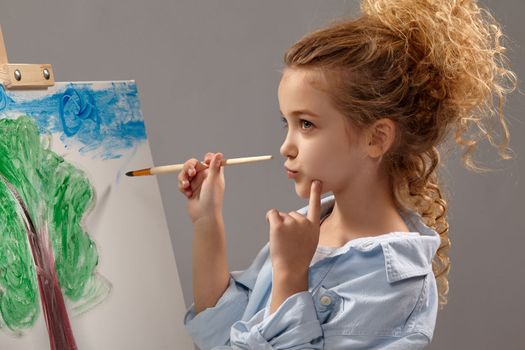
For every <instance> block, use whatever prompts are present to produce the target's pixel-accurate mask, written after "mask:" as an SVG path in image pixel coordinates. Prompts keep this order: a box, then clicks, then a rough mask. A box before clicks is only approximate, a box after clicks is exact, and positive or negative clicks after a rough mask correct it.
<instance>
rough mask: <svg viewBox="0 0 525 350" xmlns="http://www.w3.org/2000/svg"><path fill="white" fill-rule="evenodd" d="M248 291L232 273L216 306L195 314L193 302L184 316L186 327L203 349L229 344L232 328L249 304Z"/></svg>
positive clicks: (194, 340)
mask: <svg viewBox="0 0 525 350" xmlns="http://www.w3.org/2000/svg"><path fill="white" fill-rule="evenodd" d="M248 292H249V289H247V288H246V287H245V286H243V285H242V284H239V283H237V282H236V281H235V279H234V278H233V277H232V275H231V273H230V284H229V285H228V288H227V289H226V290H225V291H224V293H223V294H222V296H221V297H220V298H219V300H218V301H217V303H216V304H215V306H213V307H209V308H206V309H205V310H202V311H201V312H199V313H198V314H197V315H195V303H192V304H191V306H190V307H189V309H188V310H187V311H186V314H185V316H184V327H185V328H186V331H187V332H188V333H189V335H190V336H191V338H192V339H193V342H194V343H195V344H197V346H198V347H199V348H200V349H201V350H205V349H211V348H212V347H213V346H216V345H219V344H224V345H226V344H228V342H229V337H230V328H231V326H232V325H233V323H234V322H236V321H237V320H240V319H241V317H242V314H243V312H244V309H245V308H246V305H247V304H248Z"/></svg>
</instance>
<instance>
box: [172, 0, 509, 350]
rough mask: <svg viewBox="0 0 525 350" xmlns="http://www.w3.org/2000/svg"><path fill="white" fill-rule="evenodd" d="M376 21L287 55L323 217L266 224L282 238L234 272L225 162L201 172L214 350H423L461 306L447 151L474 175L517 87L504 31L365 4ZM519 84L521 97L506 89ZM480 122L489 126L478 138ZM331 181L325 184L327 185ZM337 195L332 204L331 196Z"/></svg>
mask: <svg viewBox="0 0 525 350" xmlns="http://www.w3.org/2000/svg"><path fill="white" fill-rule="evenodd" d="M361 9H362V11H363V15H362V16H361V17H360V18H357V19H355V20H341V21H338V22H335V23H332V24H331V25H329V26H328V27H326V28H323V29H321V30H318V31H315V32H313V33H311V34H308V35H306V36H305V37H303V38H302V39H301V40H299V41H298V42H297V43H295V44H294V45H293V46H292V47H291V48H290V49H289V50H288V51H287V52H286V54H285V56H284V63H285V68H284V70H283V72H282V78H281V81H280V84H279V89H278V97H279V104H280V107H281V113H282V115H283V118H282V119H283V121H284V126H285V127H286V128H287V135H286V138H285V140H284V143H283V144H282V146H281V148H280V153H281V154H282V156H283V157H284V158H285V161H284V166H285V168H286V169H287V171H288V176H289V177H290V178H293V180H294V182H295V189H296V192H297V194H298V195H299V196H300V197H302V198H309V205H308V206H305V207H304V208H301V209H299V210H297V211H292V212H289V213H284V212H279V211H277V210H275V209H272V210H270V211H268V213H267V214H266V217H267V220H268V222H269V227H270V228H269V231H270V232H269V242H268V243H267V244H266V245H265V246H264V247H263V248H262V250H261V251H260V252H259V254H258V255H257V256H256V258H255V260H254V261H253V263H252V264H251V265H250V267H249V268H248V269H247V270H245V271H233V272H229V270H228V266H227V258H226V250H225V245H226V244H225V233H224V224H223V218H222V204H223V194H224V187H225V186H224V173H223V168H222V167H221V166H220V160H221V158H222V154H221V153H216V154H214V153H208V154H206V155H205V157H204V163H201V162H199V161H198V160H197V159H190V160H188V161H187V162H186V163H185V165H184V169H183V170H182V171H181V173H180V174H179V190H180V191H181V192H183V193H184V194H185V195H186V196H187V198H188V211H189V215H190V218H191V220H192V223H193V225H194V231H195V232H194V242H193V291H194V300H195V302H194V304H192V305H191V307H190V308H189V309H188V311H187V313H186V315H185V318H184V324H185V326H186V329H187V330H188V332H189V333H190V335H191V336H192V337H193V339H194V341H195V343H196V344H197V345H198V346H199V347H200V348H201V349H202V350H204V349H210V348H213V349H230V348H235V349H239V348H240V349H323V348H326V349H421V348H423V347H424V346H425V345H427V344H429V343H430V342H431V340H432V337H433V332H434V327H435V323H436V317H437V311H438V306H441V307H443V306H444V305H445V304H446V302H447V293H448V273H449V269H450V261H449V258H448V253H447V251H448V249H449V247H450V239H449V237H448V223H447V219H446V212H447V203H446V201H445V199H444V197H443V194H442V192H441V190H440V186H439V182H438V176H437V173H436V171H437V170H438V168H437V166H438V165H439V163H440V158H439V152H438V149H437V146H439V145H441V144H442V143H444V141H445V139H446V137H447V136H449V135H450V134H451V132H454V134H453V136H454V140H455V141H456V143H457V144H458V145H459V146H461V147H465V148H466V151H465V153H464V157H463V161H464V163H465V165H466V166H467V167H468V168H470V169H474V170H479V169H480V168H478V167H476V166H475V164H474V163H473V162H472V159H471V153H472V151H473V150H474V148H475V146H476V144H477V142H478V139H479V137H480V136H484V137H486V138H487V139H488V140H489V141H490V142H491V144H493V145H496V144H495V143H494V141H493V138H492V136H491V134H490V133H489V130H488V129H487V126H488V125H487V123H486V121H485V119H486V118H490V117H491V116H492V115H494V113H493V112H494V111H495V109H494V107H493V105H492V104H491V102H492V94H493V93H495V94H496V96H497V97H498V99H499V113H498V117H499V118H498V119H497V120H498V121H499V123H500V125H501V127H502V129H503V130H504V140H503V142H502V143H501V144H500V145H497V146H498V147H499V153H500V155H501V156H502V157H503V158H504V159H508V158H509V156H508V154H507V153H506V150H507V145H508V140H509V135H508V130H507V127H506V123H505V120H504V119H503V115H502V112H501V111H502V104H503V95H504V94H505V93H509V92H511V91H513V90H514V88H515V86H516V77H515V75H514V73H513V72H511V71H510V70H508V69H506V68H505V67H504V63H505V56H503V52H504V47H503V46H501V44H500V37H501V35H502V34H501V30H500V27H499V26H498V23H497V22H496V21H495V20H494V18H493V17H492V16H491V15H490V13H489V12H488V11H487V10H484V9H482V8H480V7H479V6H478V5H477V3H476V1H474V0H364V1H363V2H362V4H361ZM506 83H509V85H508V86H507V85H505V84H506ZM472 126H475V127H477V128H478V129H479V130H481V133H479V134H477V135H469V136H468V137H467V138H464V136H465V135H466V133H467V132H468V131H469V130H470V128H471V127H472ZM316 180H319V181H316ZM326 192H332V195H329V196H327V197H324V198H322V199H321V194H322V193H326Z"/></svg>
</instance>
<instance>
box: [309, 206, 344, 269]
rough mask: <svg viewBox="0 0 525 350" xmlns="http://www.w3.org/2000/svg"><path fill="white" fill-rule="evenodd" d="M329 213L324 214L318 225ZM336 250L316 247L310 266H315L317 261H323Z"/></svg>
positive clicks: (334, 248)
mask: <svg viewBox="0 0 525 350" xmlns="http://www.w3.org/2000/svg"><path fill="white" fill-rule="evenodd" d="M330 212H331V210H330V211H329V212H328V213H326V215H325V216H323V217H322V219H321V222H320V223H323V221H324V219H326V217H327V216H328V215H330ZM337 248H338V247H324V246H317V249H316V250H315V253H314V256H313V258H312V261H311V262H310V266H312V265H313V264H315V263H316V262H318V261H319V260H321V259H324V258H325V257H327V256H328V255H330V254H332V253H333V252H334V250H336V249H337Z"/></svg>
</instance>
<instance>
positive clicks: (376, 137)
mask: <svg viewBox="0 0 525 350" xmlns="http://www.w3.org/2000/svg"><path fill="white" fill-rule="evenodd" d="M395 138H396V124H395V123H394V122H393V121H392V120H391V119H389V118H382V119H379V120H377V121H376V122H375V123H374V124H372V125H371V126H370V127H369V132H368V137H367V140H366V141H367V143H368V144H367V145H366V147H367V153H368V155H369V156H370V157H372V158H378V157H381V156H383V154H385V153H386V152H387V151H388V150H389V149H390V147H392V145H393V143H394V140H395Z"/></svg>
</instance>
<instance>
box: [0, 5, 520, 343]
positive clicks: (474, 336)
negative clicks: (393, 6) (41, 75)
mask: <svg viewBox="0 0 525 350" xmlns="http://www.w3.org/2000/svg"><path fill="white" fill-rule="evenodd" d="M483 4H487V5H488V6H489V7H490V8H491V9H492V10H493V12H494V13H495V15H496V18H497V19H498V20H499V21H500V22H501V23H502V24H503V29H504V31H505V33H506V34H507V35H508V36H509V37H510V38H511V40H512V41H511V42H510V43H508V46H509V51H508V56H509V57H510V59H511V61H512V63H513V68H514V70H515V72H516V73H517V74H518V77H519V78H520V84H521V77H523V76H525V72H524V68H523V67H524V66H523V63H524V59H525V55H524V53H525V52H524V48H523V43H524V42H525V33H524V29H525V28H524V26H523V18H522V14H523V11H524V10H525V5H524V4H523V2H521V1H519V0H506V1H499V2H497V1H484V2H483ZM358 11H359V10H358V3H357V1H326V0H325V1H322V2H321V1H313V0H310V1H307V0H301V1H299V0H296V1H257V2H256V1H243V0H223V1H220V2H219V1H196V0H191V1H190V0H184V1H181V0H177V1H167V0H165V1H155V0H150V1H148V2H146V1H141V0H127V1H119V2H117V1H108V0H89V1H87V0H85V1H80V0H68V1H64V0H47V1H37V0H33V1H22V0H16V1H11V0H8V1H6V0H3V1H2V3H1V4H0V24H1V25H2V28H3V30H4V36H5V40H6V45H7V52H8V56H9V61H10V62H12V63H50V64H52V65H53V68H54V71H55V75H56V78H57V81H83V80H121V79H134V80H136V81H137V84H138V87H139V93H140V96H141V101H142V110H143V113H144V117H145V120H146V126H147V131H148V137H149V142H150V145H151V149H152V152H153V159H154V161H155V164H157V165H161V164H171V163H175V162H182V161H184V160H186V159H188V158H190V157H196V158H199V159H202V157H203V156H204V154H205V153H206V152H208V151H210V152H219V151H220V152H223V153H224V155H225V157H243V156H255V155H264V154H272V155H274V159H273V160H271V161H266V162H262V163H253V164H248V165H242V166H236V167H227V168H226V169H225V175H226V194H225V203H224V217H225V225H226V232H227V237H228V256H229V262H230V270H241V269H245V268H247V266H248V265H249V264H250V262H251V261H252V259H253V258H254V257H255V254H256V253H257V252H258V251H259V249H260V248H261V247H262V246H263V245H264V244H265V243H266V242H267V240H268V226H267V224H266V221H265V214H266V212H267V211H268V210H269V209H270V208H274V207H275V208H277V209H278V210H281V211H291V210H295V209H297V208H299V207H302V206H304V205H306V204H307V203H306V201H305V200H302V199H300V198H298V197H297V196H296V194H295V190H294V185H293V182H292V180H289V179H288V178H287V177H286V175H285V173H284V172H283V163H284V159H283V158H282V157H281V156H280V155H279V146H280V145H281V142H282V141H283V139H284V136H285V131H284V130H282V129H281V122H280V116H279V108H278V107H279V105H278V100H277V86H278V83H279V79H280V75H279V73H278V69H280V68H281V67H282V66H281V60H282V55H283V52H284V51H285V49H286V48H287V47H288V46H290V45H291V44H292V43H293V42H294V41H295V40H297V39H299V38H300V37H301V36H302V35H303V34H305V33H307V32H309V31H311V30H314V29H316V28H317V27H319V26H321V25H323V24H325V23H326V22H327V21H329V20H331V19H333V18H336V17H338V16H341V15H343V14H345V13H348V14H355V15H357V14H358ZM520 86H521V88H522V89H523V84H521V85H520ZM524 109H525V102H524V99H523V97H522V94H520V93H517V92H515V93H514V94H512V95H511V96H510V97H509V98H508V104H507V106H506V109H505V113H506V116H507V118H508V123H509V127H510V130H511V144H510V146H511V148H512V149H513V150H514V152H515V156H516V157H515V159H514V160H513V161H509V162H499V161H497V157H496V151H495V150H493V149H492V148H490V147H488V145H486V144H485V145H483V146H482V147H480V149H479V150H478V152H477V155H476V158H477V159H480V160H484V163H483V164H484V165H488V166H492V167H497V168H500V169H501V170H500V171H497V172H494V173H491V174H475V173H471V172H468V171H467V170H465V169H464V168H462V166H461V164H460V161H459V159H458V155H457V154H456V153H453V154H451V155H450V156H444V157H443V158H444V162H445V167H444V169H443V176H444V178H445V180H446V181H447V189H445V191H446V193H447V194H448V203H449V223H450V237H451V239H452V244H453V246H452V249H451V252H450V255H451V259H452V270H451V274H450V295H449V304H448V305H447V307H446V308H445V310H444V311H442V312H440V313H439V314H438V321H437V326H436V330H435V334H434V341H433V343H432V345H431V346H430V347H429V348H430V349H445V348H449V349H494V348H501V346H503V348H505V349H522V348H523V344H522V343H523V341H522V339H523V332H524V331H525V301H524V300H523V290H524V287H525V283H524V278H523V277H524V273H523V271H524V270H523V266H524V265H525V254H523V252H522V251H523V248H522V247H523V244H524V242H525V238H524V237H523V234H524V233H525V225H524V223H523V220H522V219H523V216H524V214H525V211H524V208H525V205H524V204H523V198H525V186H524V185H523V181H524V179H523V175H524V173H525V165H524V163H523V160H522V159H521V154H520V153H521V152H522V151H523V150H524V149H525V139H524V138H523V136H524V135H525V124H524V119H523V114H522V113H523V112H522V111H523V110H524ZM145 166H147V165H145ZM176 176H177V175H176V174H170V175H163V176H160V177H159V183H160V188H161V192H162V199H163V204H164V209H165V212H166V218H167V221H168V225H169V229H170V233H171V238H172V242H173V248H174V252H175V256H176V260H177V264H178V267H179V276H180V280H181V282H182V287H183V291H184V297H185V301H186V305H189V304H190V303H191V302H192V299H193V297H192V288H191V285H192V283H191V242H192V227H191V223H190V220H189V218H188V217H187V213H186V203H185V198H184V196H182V194H180V193H179V192H178V190H177V182H176ZM520 219H521V220H520ZM137 317H140V315H137ZM181 322H182V320H181ZM174 348H175V344H174Z"/></svg>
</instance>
